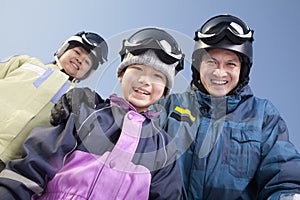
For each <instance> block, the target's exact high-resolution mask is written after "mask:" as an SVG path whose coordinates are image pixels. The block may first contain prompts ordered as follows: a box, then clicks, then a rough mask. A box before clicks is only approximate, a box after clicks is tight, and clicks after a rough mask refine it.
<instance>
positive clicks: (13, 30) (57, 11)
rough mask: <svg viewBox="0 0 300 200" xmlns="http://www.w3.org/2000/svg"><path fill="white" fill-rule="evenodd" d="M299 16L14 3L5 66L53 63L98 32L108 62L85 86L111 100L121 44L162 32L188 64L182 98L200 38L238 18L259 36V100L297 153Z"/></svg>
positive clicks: (299, 5)
mask: <svg viewBox="0 0 300 200" xmlns="http://www.w3.org/2000/svg"><path fill="white" fill-rule="evenodd" d="M299 9H300V1H299V0H288V1H287V0H251V1H249V0H248V1H242V0H186V1H182V0H151V1H145V0H118V1H117V0H107V1H104V0H103V1H99V0H72V1H71V0H48V1H41V0H26V1H17V0H10V1H5V3H3V2H2V3H1V12H0V22H1V25H2V28H1V29H2V31H1V33H0V36H1V37H0V44H1V49H0V58H5V57H8V56H10V55H13V54H28V55H31V56H35V57H38V58H40V59H41V60H43V61H44V62H51V61H53V53H54V52H55V51H56V49H57V48H58V47H59V46H60V44H61V43H62V42H63V41H64V40H65V39H66V38H68V37H69V36H70V35H71V34H74V33H76V32H78V31H80V30H86V31H95V32H98V33H99V34H101V35H102V36H103V37H104V38H106V39H107V40H108V42H109V47H110V50H111V51H110V54H109V62H108V63H107V64H106V65H105V66H103V68H102V70H100V71H98V72H97V73H94V74H93V76H92V77H91V78H90V79H89V80H87V81H84V82H81V85H87V86H90V87H93V88H94V89H96V90H97V91H98V92H99V93H101V94H102V95H103V96H104V97H106V96H107V95H108V94H110V93H111V92H113V91H117V85H118V82H117V79H116V78H115V68H116V66H117V65H118V63H119V61H120V59H119V57H118V54H117V53H118V51H119V50H120V48H121V41H122V39H123V38H124V37H126V36H128V34H130V33H132V31H133V30H136V28H141V27H149V26H156V27H162V28H166V29H169V30H170V31H171V33H172V32H173V34H174V35H176V38H177V39H178V40H179V42H180V44H181V46H182V48H183V50H184V51H185V53H186V57H187V61H186V62H187V63H188V64H186V66H185V69H184V71H183V72H182V73H181V75H180V76H178V81H177V82H176V83H177V85H176V86H175V88H174V92H176V91H181V89H182V88H181V87H183V86H185V84H188V82H189V80H190V77H189V76H190V66H189V60H190V56H191V55H190V54H191V48H192V40H191V39H192V37H193V36H194V31H195V30H196V29H198V28H199V27H200V26H201V24H202V23H203V22H204V21H205V20H207V19H208V18H210V17H211V16H213V15H216V14H221V13H229V14H233V15H237V16H239V17H240V18H242V19H243V20H244V21H246V22H247V23H248V25H249V26H250V27H251V28H252V29H254V31H255V33H254V38H255V41H254V64H253V67H252V71H251V74H250V85H251V87H252V89H253V91H254V94H255V95H256V96H258V97H261V98H267V99H269V100H271V101H272V103H273V104H274V105H275V106H276V107H277V108H278V110H279V111H280V113H281V114H282V117H283V118H284V119H285V121H286V123H287V125H288V128H289V131H290V138H291V141H292V142H293V143H294V144H295V145H296V147H297V149H298V150H299V149H300V131H299V128H298V124H300V118H299V113H300V108H299V105H298V101H299V98H300V94H299V91H300V90H299V87H300V78H299V75H300V66H299V58H300V56H299V53H300V51H299V47H300V39H299V38H298V37H299V36H300V12H299ZM108 66H110V67H108ZM111 66H113V67H111ZM176 83H175V84H176ZM178 83H179V84H178Z"/></svg>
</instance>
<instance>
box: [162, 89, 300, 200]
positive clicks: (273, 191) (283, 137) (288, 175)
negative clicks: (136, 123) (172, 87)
mask: <svg viewBox="0 0 300 200" xmlns="http://www.w3.org/2000/svg"><path fill="white" fill-rule="evenodd" d="M159 103H160V104H161V105H163V106H164V107H165V109H166V112H164V114H163V113H162V114H161V115H160V123H161V124H162V125H163V126H164V129H165V130H166V131H167V133H168V134H169V135H171V136H172V137H174V138H175V141H176V144H177V148H178V153H179V164H180V168H181V173H182V176H183V185H184V186H183V190H184V191H183V195H182V199H189V200H191V199H199V200H215V199H224V200H230V199H249V200H253V199H261V200H263V199H268V200H275V199H280V198H281V199H285V197H288V196H291V195H294V196H297V197H298V198H299V199H300V194H299V193H300V155H299V153H298V152H297V150H296V149H295V147H294V146H293V144H292V143H291V142H290V141H289V136H288V129H287V126H286V124H285V122H284V120H283V119H282V118H281V116H280V114H279V112H278V111H277V109H276V108H275V107H274V106H273V105H272V103H271V102H270V101H268V100H265V99H260V98H257V97H255V96H254V95H253V93H252V91H251V89H250V86H245V87H244V88H243V89H242V91H241V93H240V94H239V95H236V96H235V95H232V96H226V97H220V98H211V96H209V95H206V94H204V93H201V92H200V91H199V90H197V89H194V88H193V87H190V88H189V89H188V90H187V91H186V92H184V93H181V94H171V95H170V96H169V97H167V98H165V99H162V100H160V102H159Z"/></svg>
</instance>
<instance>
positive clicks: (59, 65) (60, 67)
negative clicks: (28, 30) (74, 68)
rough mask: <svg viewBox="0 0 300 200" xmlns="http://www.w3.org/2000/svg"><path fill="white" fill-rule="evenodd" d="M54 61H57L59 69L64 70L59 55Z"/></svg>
mask: <svg viewBox="0 0 300 200" xmlns="http://www.w3.org/2000/svg"><path fill="white" fill-rule="evenodd" d="M54 59H55V61H56V64H57V66H58V67H59V69H60V70H62V69H64V68H63V67H62V66H61V64H60V61H59V59H58V57H57V55H55V56H54Z"/></svg>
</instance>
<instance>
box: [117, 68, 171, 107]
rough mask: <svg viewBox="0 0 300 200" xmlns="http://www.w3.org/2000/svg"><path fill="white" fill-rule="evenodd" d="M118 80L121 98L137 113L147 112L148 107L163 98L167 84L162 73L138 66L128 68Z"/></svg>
mask: <svg viewBox="0 0 300 200" xmlns="http://www.w3.org/2000/svg"><path fill="white" fill-rule="evenodd" d="M119 80H120V82H121V85H122V92H123V97H124V98H125V99H126V100H127V101H128V102H130V103H131V104H132V105H133V106H134V107H135V108H136V110H137V111H138V112H143V111H147V110H148V107H149V106H150V105H152V104H154V103H155V102H157V101H158V100H159V99H160V98H161V97H162V96H163V94H164V91H165V87H166V84H167V78H166V76H165V75H164V74H163V73H162V72H160V71H158V70H155V69H154V68H153V67H148V66H145V65H140V64H134V65H130V66H128V67H127V68H126V70H125V72H124V73H123V74H122V75H121V76H120V77H119Z"/></svg>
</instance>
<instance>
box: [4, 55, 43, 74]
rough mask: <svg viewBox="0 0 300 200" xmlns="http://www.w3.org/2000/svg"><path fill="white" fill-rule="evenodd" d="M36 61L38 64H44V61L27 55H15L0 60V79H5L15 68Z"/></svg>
mask: <svg viewBox="0 0 300 200" xmlns="http://www.w3.org/2000/svg"><path fill="white" fill-rule="evenodd" d="M27 62H30V63H35V64H38V65H40V66H41V65H43V63H42V62H41V61H40V60H38V59H36V58H34V57H29V56H27V55H15V56H11V57H9V58H5V59H1V60H0V79H4V78H5V77H6V76H7V75H8V74H10V73H11V72H12V71H14V70H15V69H17V68H19V67H21V66H22V65H23V64H24V63H27Z"/></svg>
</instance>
